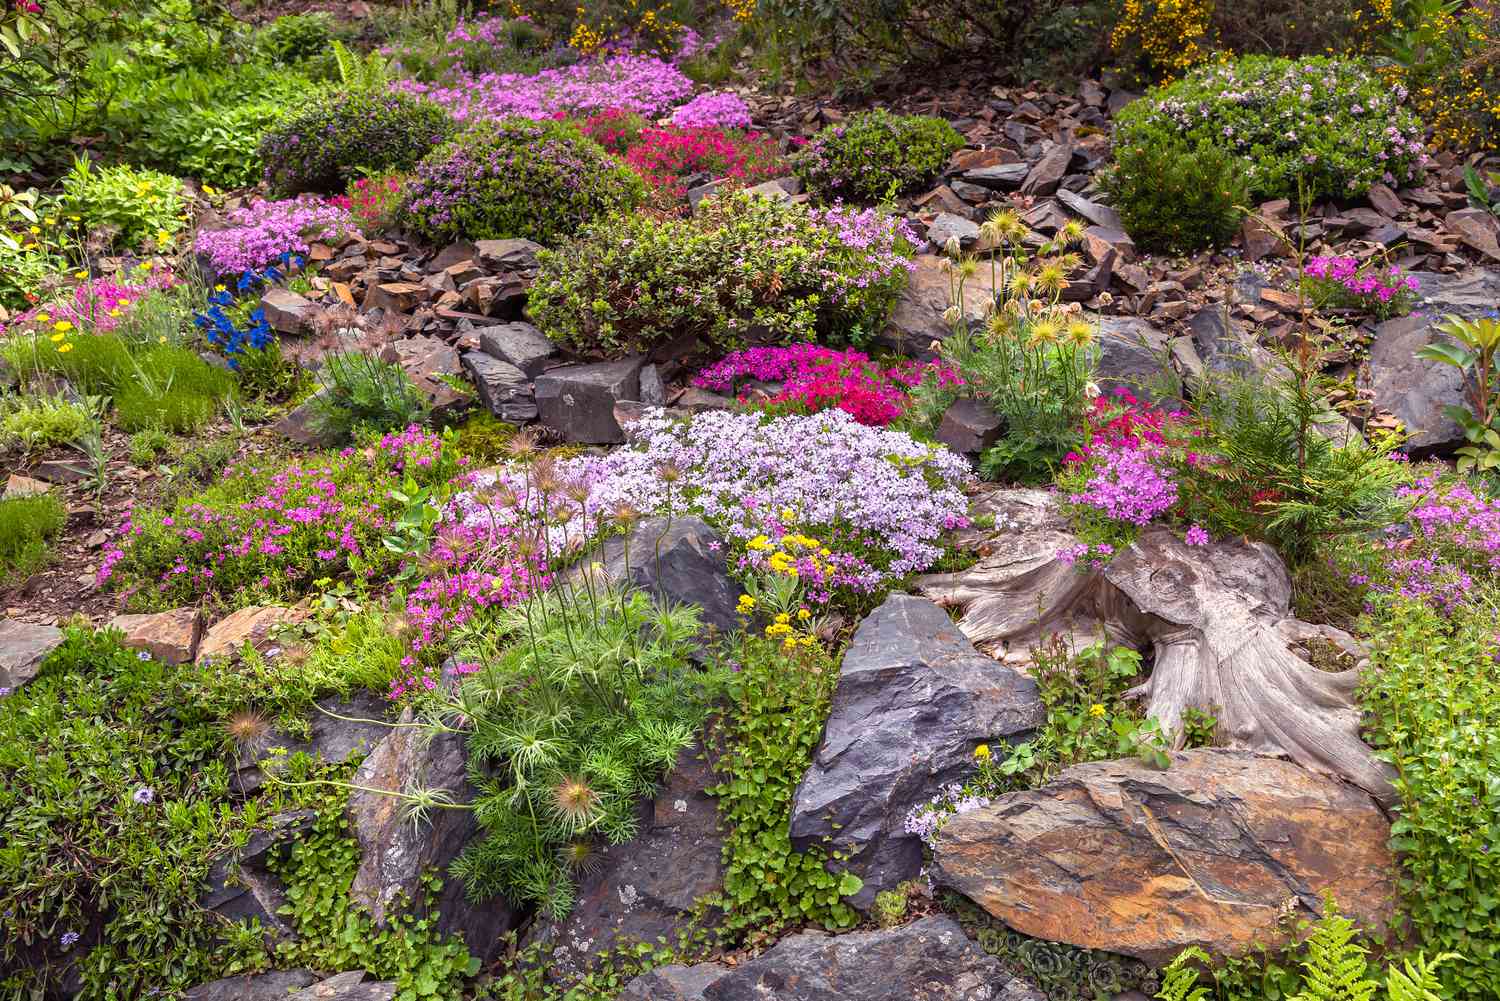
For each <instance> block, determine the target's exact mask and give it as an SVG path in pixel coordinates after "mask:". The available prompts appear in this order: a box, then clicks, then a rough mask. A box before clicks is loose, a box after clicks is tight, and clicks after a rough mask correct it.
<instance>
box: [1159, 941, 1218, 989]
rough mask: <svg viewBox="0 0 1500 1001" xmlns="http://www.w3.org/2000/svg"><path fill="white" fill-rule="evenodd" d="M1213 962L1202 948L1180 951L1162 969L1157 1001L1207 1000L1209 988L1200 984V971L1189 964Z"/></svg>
mask: <svg viewBox="0 0 1500 1001" xmlns="http://www.w3.org/2000/svg"><path fill="white" fill-rule="evenodd" d="M1211 962H1212V961H1211V960H1210V959H1209V958H1208V953H1206V952H1204V951H1203V950H1202V949H1198V948H1192V949H1184V950H1182V951H1181V952H1179V953H1178V954H1177V955H1176V957H1174V958H1173V960H1172V962H1170V963H1168V964H1167V968H1166V969H1165V970H1163V971H1162V974H1163V975H1162V978H1161V990H1159V991H1157V992H1156V1001H1207V998H1208V988H1207V987H1200V986H1199V985H1198V971H1197V970H1196V969H1195V968H1193V967H1192V966H1190V965H1188V964H1190V963H1203V964H1204V965H1208V964H1210V963H1211Z"/></svg>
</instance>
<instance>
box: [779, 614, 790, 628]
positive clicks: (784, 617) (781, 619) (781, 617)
mask: <svg viewBox="0 0 1500 1001" xmlns="http://www.w3.org/2000/svg"><path fill="white" fill-rule="evenodd" d="M776 621H777V622H780V623H782V624H783V625H784V624H786V623H788V622H790V621H792V617H791V616H790V615H788V614H787V613H785V612H780V613H778V614H777V616H776Z"/></svg>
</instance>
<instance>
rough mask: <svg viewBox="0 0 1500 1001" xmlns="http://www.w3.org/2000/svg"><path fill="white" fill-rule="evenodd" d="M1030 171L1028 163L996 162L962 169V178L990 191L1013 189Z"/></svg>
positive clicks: (1017, 186)
mask: <svg viewBox="0 0 1500 1001" xmlns="http://www.w3.org/2000/svg"><path fill="white" fill-rule="evenodd" d="M1029 173H1031V166H1030V164H1025V163H998V164H995V165H994V166H993V167H976V168H974V169H973V170H966V171H964V174H963V177H964V180H966V181H968V182H969V183H970V184H978V185H980V186H981V187H985V188H989V189H990V190H992V191H1015V190H1016V189H1017V188H1019V187H1020V186H1021V182H1022V181H1024V180H1026V175H1027V174H1029Z"/></svg>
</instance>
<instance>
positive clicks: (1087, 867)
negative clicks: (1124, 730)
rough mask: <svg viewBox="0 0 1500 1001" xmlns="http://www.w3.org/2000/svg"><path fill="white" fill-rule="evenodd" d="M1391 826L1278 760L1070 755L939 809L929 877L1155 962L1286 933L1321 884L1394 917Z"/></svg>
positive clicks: (1352, 911)
mask: <svg viewBox="0 0 1500 1001" xmlns="http://www.w3.org/2000/svg"><path fill="white" fill-rule="evenodd" d="M1389 840H1390V824H1389V822H1388V821H1387V820H1386V818H1385V815H1384V814H1383V813H1381V811H1380V809H1379V808H1378V807H1377V806H1376V805H1375V802H1374V801H1373V800H1372V799H1371V798H1370V797H1369V795H1367V794H1366V793H1364V792H1362V791H1360V790H1359V789H1356V788H1354V787H1353V786H1350V785H1347V784H1345V783H1343V782H1340V781H1338V780H1337V779H1333V778H1329V777H1327V776H1322V775H1316V774H1313V773H1312V772H1308V771H1305V770H1304V769H1302V768H1301V767H1299V766H1297V765H1295V764H1293V763H1291V762H1289V761H1283V760H1280V759H1277V758H1267V757H1260V756H1257V755H1254V754H1250V753H1246V752H1241V751H1227V750H1212V749H1205V750H1197V751H1185V752H1182V753H1179V754H1175V755H1173V756H1172V766H1171V767H1170V768H1168V769H1165V770H1162V771H1157V770H1154V769H1151V768H1149V767H1147V766H1145V765H1143V764H1141V763H1139V762H1137V761H1133V760H1131V761H1104V762H1093V763H1090V764H1085V765H1078V766H1075V767H1073V768H1070V769H1068V770H1067V771H1065V772H1063V773H1062V774H1061V775H1060V776H1058V778H1057V779H1056V780H1055V781H1053V782H1050V783H1048V784H1047V785H1046V786H1044V787H1042V788H1041V789H1038V790H1034V791H1029V792H1018V793H1008V794H1006V795H1004V796H1001V797H999V798H998V799H996V800H995V801H994V802H993V803H992V804H991V805H989V806H988V807H984V808H981V809H979V810H976V811H973V812H970V813H965V814H961V815H959V816H956V817H954V818H953V819H952V820H950V821H949V822H948V823H947V824H946V825H945V826H944V827H943V829H942V831H941V833H940V834H939V835H938V842H937V851H936V853H935V858H936V863H937V869H938V880H939V881H940V882H941V883H943V884H945V885H947V886H950V887H952V888H954V889H956V890H957V891H959V892H960V893H962V894H964V895H965V896H967V897H969V898H970V899H971V900H973V901H974V902H975V903H977V904H979V905H980V906H981V907H983V908H984V909H985V910H986V911H988V912H989V913H990V914H992V915H994V916H995V917H997V918H999V919H1000V920H1001V921H1004V922H1005V923H1006V924H1007V925H1009V926H1010V927H1012V928H1014V929H1015V930H1017V931H1019V932H1021V933H1022V934H1025V935H1031V936H1034V937H1037V938H1041V939H1046V940H1049V941H1055V942H1067V943H1069V944H1072V945H1077V946H1081V947H1084V948H1091V949H1107V950H1110V951H1112V952H1119V953H1123V954H1125V955H1128V956H1135V957H1138V958H1140V959H1143V960H1146V961H1147V962H1152V963H1164V962H1167V961H1168V960H1170V959H1171V958H1172V957H1173V956H1175V955H1176V954H1177V953H1178V952H1179V951H1181V950H1182V949H1184V948H1186V947H1188V946H1198V947H1200V948H1203V949H1205V950H1207V951H1208V952H1209V953H1211V954H1213V955H1216V956H1217V955H1234V954H1237V953H1242V952H1244V951H1246V950H1248V949H1249V948H1251V947H1252V946H1253V945H1258V944H1265V945H1268V946H1270V947H1272V948H1276V947H1277V946H1280V945H1284V944H1286V943H1287V942H1288V940H1289V939H1288V932H1287V930H1286V925H1285V922H1284V921H1283V920H1282V916H1283V915H1284V914H1292V915H1298V916H1304V917H1309V918H1315V917H1317V916H1319V915H1321V914H1322V912H1323V901H1324V898H1325V896H1326V895H1330V894H1331V895H1332V896H1333V897H1334V898H1335V899H1336V901H1337V902H1338V906H1339V908H1340V910H1341V911H1342V912H1343V913H1345V914H1347V915H1349V916H1350V917H1352V918H1353V919H1354V920H1355V921H1356V922H1358V923H1359V925H1360V926H1361V927H1362V928H1364V929H1365V930H1366V931H1369V932H1371V933H1375V934H1378V931H1379V929H1381V928H1383V927H1384V926H1385V925H1386V924H1387V923H1388V922H1390V920H1391V919H1392V917H1393V915H1394V913H1395V912H1394V897H1395V892H1396V876H1397V867H1396V862H1395V859H1394V857H1393V856H1392V855H1391V852H1390V850H1389V848H1387V842H1388V841H1389Z"/></svg>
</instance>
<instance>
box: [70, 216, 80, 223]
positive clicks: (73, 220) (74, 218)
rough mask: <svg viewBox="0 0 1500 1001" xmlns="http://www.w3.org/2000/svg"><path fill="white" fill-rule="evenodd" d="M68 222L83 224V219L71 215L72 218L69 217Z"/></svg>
mask: <svg viewBox="0 0 1500 1001" xmlns="http://www.w3.org/2000/svg"><path fill="white" fill-rule="evenodd" d="M68 221H69V222H82V221H83V217H82V216H76V215H70V216H68Z"/></svg>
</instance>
